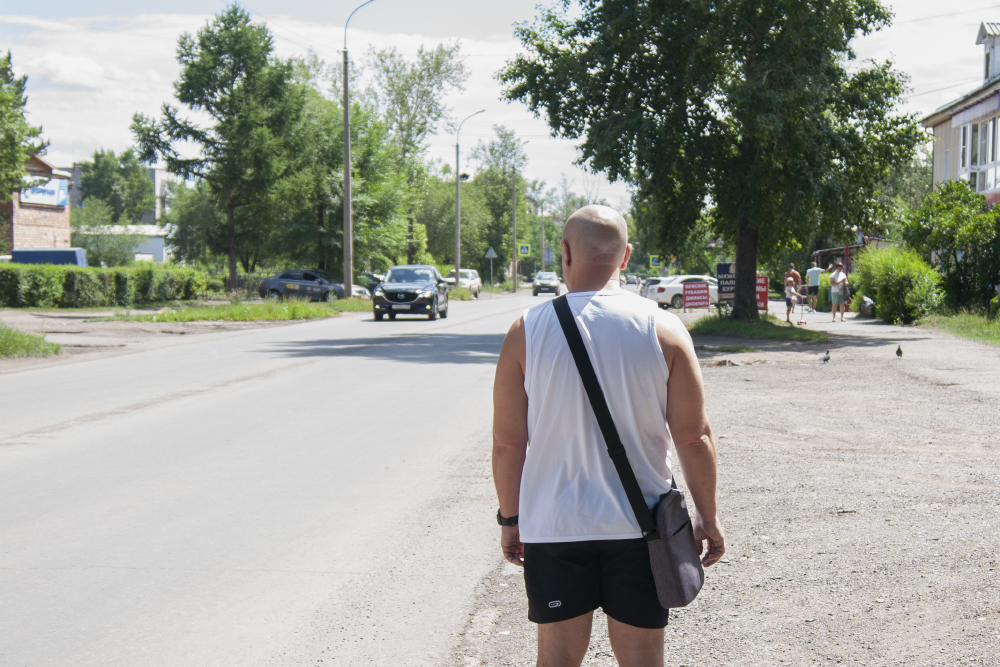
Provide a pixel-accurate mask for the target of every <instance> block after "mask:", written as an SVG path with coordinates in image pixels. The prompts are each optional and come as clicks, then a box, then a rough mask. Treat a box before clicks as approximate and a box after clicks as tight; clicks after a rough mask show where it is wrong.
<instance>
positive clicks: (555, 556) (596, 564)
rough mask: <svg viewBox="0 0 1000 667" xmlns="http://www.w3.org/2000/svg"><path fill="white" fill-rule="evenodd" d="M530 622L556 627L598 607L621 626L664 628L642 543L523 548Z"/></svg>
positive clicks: (664, 616) (664, 619) (663, 615)
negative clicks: (555, 625) (554, 624)
mask: <svg viewBox="0 0 1000 667" xmlns="http://www.w3.org/2000/svg"><path fill="white" fill-rule="evenodd" d="M524 585H525V588H526V589H527V592H528V620H529V621H531V622H533V623H555V622H557V621H566V620H569V619H571V618H576V617H577V616H581V615H583V614H586V613H587V612H590V611H593V610H595V609H597V608H598V607H601V608H603V609H604V613H605V614H607V615H608V616H610V617H611V618H613V619H615V620H616V621H619V622H621V623H626V624H628V625H632V626H635V627H638V628H663V627H666V625H667V618H668V615H669V610H667V609H664V608H663V607H661V606H660V601H659V599H658V598H657V597H656V582H655V581H654V580H653V570H652V568H651V567H650V566H649V548H648V547H647V546H646V540H644V539H642V538H641V537H640V538H637V539H634V540H594V541H590V542H554V543H546V544H537V543H536V544H532V543H528V544H525V545H524Z"/></svg>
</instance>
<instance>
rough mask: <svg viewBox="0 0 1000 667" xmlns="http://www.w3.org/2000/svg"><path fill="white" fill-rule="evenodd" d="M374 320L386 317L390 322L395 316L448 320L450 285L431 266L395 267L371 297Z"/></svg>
mask: <svg viewBox="0 0 1000 667" xmlns="http://www.w3.org/2000/svg"><path fill="white" fill-rule="evenodd" d="M372 308H373V310H374V312H375V321H376V322H380V321H382V318H383V317H384V316H385V315H388V316H389V319H390V320H394V319H396V315H398V314H400V313H403V314H404V315H423V314H426V315H427V319H429V320H436V319H437V318H438V316H439V315H440V316H441V317H448V283H446V282H445V281H444V278H442V277H441V273H440V272H439V271H438V270H437V269H436V268H434V267H433V266H430V265H428V264H406V265H404V266H394V267H392V268H391V269H389V272H388V273H387V274H385V280H384V281H383V282H382V283H381V284H380V285H379V286H378V287H376V288H375V293H374V294H373V295H372Z"/></svg>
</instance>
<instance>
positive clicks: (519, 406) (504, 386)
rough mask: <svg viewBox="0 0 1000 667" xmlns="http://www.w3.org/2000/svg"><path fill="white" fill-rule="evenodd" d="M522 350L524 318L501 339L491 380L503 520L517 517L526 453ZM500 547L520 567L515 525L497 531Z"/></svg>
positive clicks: (496, 478)
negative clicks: (498, 532)
mask: <svg viewBox="0 0 1000 667" xmlns="http://www.w3.org/2000/svg"><path fill="white" fill-rule="evenodd" d="M525 349H526V345H525V337H524V319H523V318H518V320H517V322H515V323H514V324H513V326H511V328H510V330H509V331H508V332H507V336H506V337H505V338H504V339H503V345H502V346H501V348H500V358H499V360H498V361H497V371H496V376H495V378H494V380H493V483H494V484H495V485H496V489H497V498H499V500H500V515H501V516H502V517H503V518H505V519H509V518H510V517H513V516H517V514H518V501H519V497H520V494H521V472H522V471H523V470H524V458H525V456H526V454H527V451H528V395H527V393H525V391H524V367H525ZM500 548H501V550H502V551H503V555H504V558H506V559H507V560H508V561H509V562H511V563H513V564H514V565H523V562H522V560H523V558H524V544H522V543H521V535H520V531H519V529H518V527H517V526H516V525H515V526H503V527H502V528H501V529H500Z"/></svg>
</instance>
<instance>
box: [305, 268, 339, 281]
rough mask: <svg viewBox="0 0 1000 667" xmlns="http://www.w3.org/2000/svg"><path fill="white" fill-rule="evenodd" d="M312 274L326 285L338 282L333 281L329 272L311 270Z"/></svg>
mask: <svg viewBox="0 0 1000 667" xmlns="http://www.w3.org/2000/svg"><path fill="white" fill-rule="evenodd" d="M312 272H313V273H315V274H316V275H317V276H319V277H320V278H322V279H323V280H325V281H326V282H328V283H334V282H340V281H338V280H334V278H333V276H332V275H331V274H330V272H329V271H324V270H323V269H313V270H312Z"/></svg>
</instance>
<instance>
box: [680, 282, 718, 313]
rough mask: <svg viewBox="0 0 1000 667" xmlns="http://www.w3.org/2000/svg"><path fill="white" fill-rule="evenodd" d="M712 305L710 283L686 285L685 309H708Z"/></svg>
mask: <svg viewBox="0 0 1000 667" xmlns="http://www.w3.org/2000/svg"><path fill="white" fill-rule="evenodd" d="M711 305H712V302H711V295H710V293H709V291H708V283H684V307H685V308H708V307H709V306H711Z"/></svg>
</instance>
